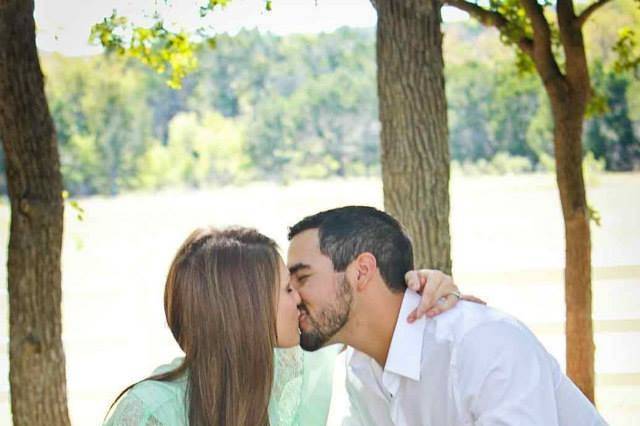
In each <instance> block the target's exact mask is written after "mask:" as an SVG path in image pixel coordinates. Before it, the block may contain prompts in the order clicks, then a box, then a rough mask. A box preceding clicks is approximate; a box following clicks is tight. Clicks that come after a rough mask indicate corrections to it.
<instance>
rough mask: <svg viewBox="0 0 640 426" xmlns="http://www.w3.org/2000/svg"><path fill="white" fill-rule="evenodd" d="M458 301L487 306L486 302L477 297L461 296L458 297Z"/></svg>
mask: <svg viewBox="0 0 640 426" xmlns="http://www.w3.org/2000/svg"><path fill="white" fill-rule="evenodd" d="M460 299H462V300H466V301H467V302H473V303H480V304H481V305H486V304H487V302H485V301H484V300H482V299H480V298H479V297H476V296H472V295H470V294H463V295H462V296H461V297H460Z"/></svg>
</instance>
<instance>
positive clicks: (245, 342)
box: [105, 228, 457, 426]
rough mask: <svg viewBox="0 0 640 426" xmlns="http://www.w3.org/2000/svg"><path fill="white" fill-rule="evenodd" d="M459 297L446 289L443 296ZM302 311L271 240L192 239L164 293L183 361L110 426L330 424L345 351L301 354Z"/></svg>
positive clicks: (141, 385) (125, 404) (198, 234)
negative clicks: (337, 364)
mask: <svg viewBox="0 0 640 426" xmlns="http://www.w3.org/2000/svg"><path fill="white" fill-rule="evenodd" d="M456 290H457V289H456V288H455V286H453V285H452V284H451V283H447V285H443V286H440V288H439V289H438V294H437V295H436V297H437V296H440V295H446V294H450V293H452V292H455V291H456ZM299 303H300V297H299V295H298V294H297V292H296V291H295V290H294V289H292V288H291V287H290V286H289V273H288V271H287V269H286V267H285V264H284V262H283V261H282V258H281V257H280V254H279V253H278V248H277V245H276V243H275V242H274V241H273V240H271V239H269V238H268V237H266V236H264V235H262V234H260V233H259V232H257V231H255V230H252V229H247V228H229V229H225V230H217V229H214V228H203V229H198V230H196V231H194V232H193V233H192V234H191V235H190V236H189V237H188V238H187V239H186V241H185V242H184V243H183V244H182V246H181V247H180V249H179V250H178V253H177V254H176V256H175V258H174V260H173V263H172V264H171V267H170V269H169V274H168V276H167V281H166V286H165V295H164V308H165V315H166V318H167V323H168V324H169V327H170V329H171V332H172V333H173V336H174V338H175V339H176V341H177V342H178V344H179V345H180V348H181V349H182V350H183V352H184V354H185V356H184V358H179V359H177V360H175V361H174V362H173V363H171V364H170V365H168V366H164V367H161V368H159V369H157V370H156V371H155V372H154V374H153V375H152V376H151V377H149V378H147V379H145V380H143V381H141V382H138V383H136V384H134V385H131V386H129V387H128V388H126V389H125V390H124V391H123V392H122V393H121V394H120V395H119V396H118V397H117V398H116V402H114V405H115V404H116V403H117V406H116V408H115V410H113V412H112V413H111V415H110V416H109V418H108V420H106V422H105V425H108V426H116V425H136V426H138V425H139V426H143V425H155V426H157V425H164V426H176V425H191V426H194V425H198V426H200V425H221V426H222V425H224V426H232V425H238V426H240V425H242V426H245V425H269V424H271V425H274V426H276V425H278V426H280V425H295V424H298V421H297V419H298V418H304V419H305V420H304V424H305V425H311V424H318V425H324V422H325V421H326V417H327V413H328V408H329V401H330V395H331V377H332V369H333V361H334V359H335V354H336V353H337V350H336V349H335V348H327V349H323V350H320V351H317V352H314V353H303V352H302V351H301V350H300V349H299V347H298V346H297V345H298V344H299V332H298V315H299V312H298V308H297V306H298V304H299ZM274 348H295V349H288V350H287V349H284V350H280V349H279V350H276V351H274ZM125 394H126V395H125ZM123 395H125V396H124V397H123ZM305 402H309V403H305ZM112 408H113V405H112ZM303 411H304V415H303V414H301V413H302V412H303Z"/></svg>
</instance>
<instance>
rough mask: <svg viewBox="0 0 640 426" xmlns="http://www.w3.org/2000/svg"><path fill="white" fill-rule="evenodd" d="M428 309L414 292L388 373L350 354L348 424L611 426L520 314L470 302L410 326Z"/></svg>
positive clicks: (361, 356) (395, 336) (409, 293)
mask: <svg viewBox="0 0 640 426" xmlns="http://www.w3.org/2000/svg"><path fill="white" fill-rule="evenodd" d="M419 302H420V296H419V295H418V294H416V293H415V292H413V291H411V290H407V291H406V292H405V295H404V299H403V301H402V307H401V309H400V315H399V316H398V321H397V324H396V327H395V330H394V333H393V337H392V340H391V346H390V348H389V353H388V356H387V362H386V365H385V367H384V369H383V368H381V367H380V366H379V365H378V364H377V363H376V361H374V360H373V358H370V357H369V356H367V355H365V354H364V353H362V352H358V351H355V350H353V349H349V351H350V352H349V353H347V391H348V394H349V402H350V407H349V415H348V417H347V418H346V419H345V422H344V425H362V426H387V425H396V426H454V425H456V426H457V425H476V426H489V425H492V426H498V425H499V426H570V425H571V426H593V425H606V422H605V421H604V420H603V419H602V417H600V415H599V414H598V413H597V411H596V410H595V408H594V407H593V405H592V404H591V403H590V402H589V401H588V400H587V399H586V398H585V397H584V396H583V394H582V393H581V392H580V391H579V390H578V388H577V387H576V386H575V385H574V384H573V382H571V381H570V380H569V379H568V378H567V377H566V376H565V375H564V374H563V373H562V371H561V370H560V367H559V365H558V363H557V362H556V360H555V359H554V358H553V357H552V356H551V355H550V354H549V353H548V352H547V351H546V350H545V349H544V347H543V346H542V345H541V343H540V342H539V341H538V340H537V338H536V337H535V336H534V335H533V334H532V333H531V332H530V331H529V330H528V329H527V328H526V327H525V326H524V325H523V324H522V323H520V322H519V321H517V320H516V319H514V318H513V317H511V316H509V315H507V314H504V313H502V312H499V311H496V310H494V309H491V308H488V307H486V306H483V305H479V304H474V303H469V302H464V301H462V302H460V303H458V305H457V306H456V307H455V308H453V309H452V310H450V311H448V312H445V313H444V314H441V315H439V316H437V317H435V318H433V319H428V318H423V319H420V320H418V321H417V322H415V323H413V324H409V323H407V321H406V318H407V316H408V315H409V313H410V312H411V310H413V309H414V308H415V307H416V306H418V303H419Z"/></svg>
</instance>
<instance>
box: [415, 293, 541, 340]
mask: <svg viewBox="0 0 640 426" xmlns="http://www.w3.org/2000/svg"><path fill="white" fill-rule="evenodd" d="M493 328H496V329H502V328H509V329H511V328H514V329H517V330H519V331H521V332H523V333H525V334H529V333H528V329H527V328H526V326H524V325H523V324H522V323H521V322H520V321H519V320H517V319H516V318H515V317H513V316H511V315H509V314H507V313H505V312H502V311H500V310H498V309H495V308H491V307H489V306H486V305H482V304H479V303H473V302H467V301H464V300H463V301H460V302H459V303H458V304H457V305H456V306H455V307H454V308H453V309H451V310H449V311H447V312H444V313H442V314H440V315H438V316H436V317H434V318H432V319H428V320H427V326H426V327H425V334H431V335H432V336H433V338H434V339H435V340H437V341H449V342H451V343H453V344H459V343H460V342H462V341H463V340H464V339H465V338H466V337H467V336H468V335H469V334H472V333H475V332H477V331H478V330H480V329H493Z"/></svg>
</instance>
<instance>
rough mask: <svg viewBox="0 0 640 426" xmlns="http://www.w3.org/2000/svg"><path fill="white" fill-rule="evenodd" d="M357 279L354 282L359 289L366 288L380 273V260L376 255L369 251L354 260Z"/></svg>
mask: <svg viewBox="0 0 640 426" xmlns="http://www.w3.org/2000/svg"><path fill="white" fill-rule="evenodd" d="M353 266H354V273H355V279H354V284H355V288H356V290H357V291H362V290H364V289H365V288H366V287H367V285H368V284H369V282H371V280H372V279H373V277H374V276H375V275H376V274H377V273H378V261H377V260H376V257H375V256H374V255H373V254H371V253H369V252H364V253H360V254H359V255H358V257H356V259H355V260H354V261H353Z"/></svg>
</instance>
